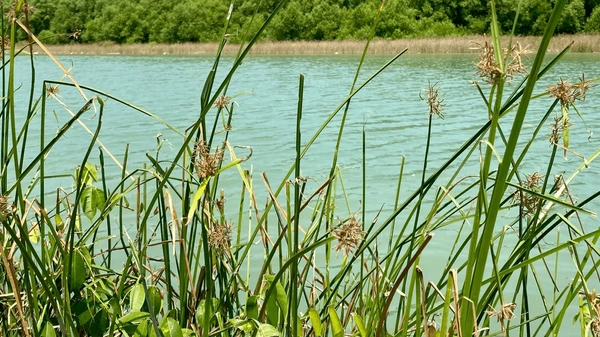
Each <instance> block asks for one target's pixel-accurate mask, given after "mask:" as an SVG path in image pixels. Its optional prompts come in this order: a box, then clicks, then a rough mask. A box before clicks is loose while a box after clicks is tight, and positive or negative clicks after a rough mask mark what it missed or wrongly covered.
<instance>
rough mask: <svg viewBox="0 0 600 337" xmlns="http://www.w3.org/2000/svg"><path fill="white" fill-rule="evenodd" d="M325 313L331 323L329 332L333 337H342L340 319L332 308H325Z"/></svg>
mask: <svg viewBox="0 0 600 337" xmlns="http://www.w3.org/2000/svg"><path fill="white" fill-rule="evenodd" d="M327 312H328V313H329V321H330V322H331V332H332V333H333V337H344V327H342V322H341V321H340V317H339V316H338V314H337V312H336V311H335V308H334V307H329V308H327Z"/></svg>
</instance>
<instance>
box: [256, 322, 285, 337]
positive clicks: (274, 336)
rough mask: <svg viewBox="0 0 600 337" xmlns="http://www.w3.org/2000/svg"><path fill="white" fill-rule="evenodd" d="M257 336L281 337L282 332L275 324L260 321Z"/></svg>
mask: <svg viewBox="0 0 600 337" xmlns="http://www.w3.org/2000/svg"><path fill="white" fill-rule="evenodd" d="M257 330H258V331H257V334H256V335H257V336H258V337H280V336H281V333H280V332H279V331H277V329H275V327H274V326H272V325H270V324H263V323H258V327H257Z"/></svg>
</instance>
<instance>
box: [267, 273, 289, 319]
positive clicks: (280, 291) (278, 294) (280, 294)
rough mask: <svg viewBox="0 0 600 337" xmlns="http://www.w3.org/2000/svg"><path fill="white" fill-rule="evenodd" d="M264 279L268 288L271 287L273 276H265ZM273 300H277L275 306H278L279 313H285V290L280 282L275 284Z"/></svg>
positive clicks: (286, 305) (286, 304)
mask: <svg viewBox="0 0 600 337" xmlns="http://www.w3.org/2000/svg"><path fill="white" fill-rule="evenodd" d="M265 279H266V280H267V282H268V283H269V287H270V286H272V283H273V280H274V279H275V276H273V275H265ZM275 298H276V299H277V305H279V309H281V311H283V312H286V310H287V307H288V300H287V299H288V296H287V294H286V293H285V288H284V287H283V285H282V284H281V283H280V282H277V283H276V284H275Z"/></svg>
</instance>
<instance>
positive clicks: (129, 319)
mask: <svg viewBox="0 0 600 337" xmlns="http://www.w3.org/2000/svg"><path fill="white" fill-rule="evenodd" d="M149 317H150V314H149V313H147V312H142V311H136V312H130V313H128V314H127V315H125V316H123V317H121V318H119V319H118V321H119V323H120V324H133V323H138V322H141V321H144V320H146V319H147V318H149Z"/></svg>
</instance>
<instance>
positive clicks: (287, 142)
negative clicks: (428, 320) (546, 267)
mask: <svg viewBox="0 0 600 337" xmlns="http://www.w3.org/2000/svg"><path fill="white" fill-rule="evenodd" d="M59 59H60V60H61V62H63V64H65V65H66V66H71V68H72V69H71V73H72V75H73V76H74V77H75V78H76V79H77V81H78V82H79V83H80V84H84V85H87V86H90V87H94V88H96V89H99V90H102V91H104V92H107V93H110V94H113V95H116V96H118V97H120V98H122V99H124V100H126V101H129V102H131V103H133V104H135V105H137V106H140V107H142V108H144V109H146V110H148V111H151V112H152V113H155V114H156V115H158V116H160V117H161V118H163V119H165V120H167V121H168V122H169V123H171V124H172V125H174V126H175V127H177V128H178V129H179V130H181V131H182V132H183V131H184V130H185V129H186V128H187V127H189V126H190V125H191V124H192V123H193V122H194V121H195V120H196V118H197V116H198V114H199V108H198V106H199V99H200V92H201V89H202V84H203V82H204V80H205V78H206V76H207V72H208V70H209V69H210V67H211V65H212V59H211V58H208V57H174V56H152V57H150V56H62V57H60V58H59ZM387 59H388V58H387V57H379V56H378V57H371V58H369V59H368V60H367V63H366V64H365V66H364V69H363V71H362V74H361V76H360V79H359V83H360V82H362V81H363V80H364V79H366V78H367V77H368V76H369V75H371V74H372V73H373V72H375V71H376V70H377V69H378V68H379V67H380V66H381V65H383V64H384V63H385V62H386V61H387ZM26 61H27V59H26V58H20V59H19V64H18V66H19V67H20V68H19V74H20V77H19V79H18V80H19V81H21V82H23V83H24V84H26V83H27V82H28V81H29V75H28V74H29V73H30V70H29V68H28V65H27V62H26ZM231 61H232V59H227V58H226V59H225V60H224V61H223V67H224V68H227V67H228V66H229V64H230V62H231ZM36 62H37V63H36V76H37V78H38V79H53V80H59V79H60V78H61V76H62V74H61V72H60V70H58V69H57V68H56V66H54V65H53V64H52V62H51V60H50V59H48V58H46V57H43V56H36ZM473 62H474V56H472V55H441V56H440V55H417V56H414V55H410V56H403V57H401V58H400V59H399V60H398V61H396V62H395V63H394V64H392V65H391V66H390V67H389V68H388V69H387V70H386V71H384V72H383V73H382V74H381V75H380V76H378V77H377V78H376V79H374V80H373V81H372V82H371V83H370V84H369V85H368V86H367V87H365V88H364V89H363V90H362V91H361V92H360V93H358V94H357V95H356V96H355V98H354V99H353V100H352V103H351V106H350V110H349V115H348V120H347V122H346V129H345V132H344V137H343V145H342V148H341V150H340V154H339V162H338V163H339V165H340V166H341V168H342V175H343V178H344V183H345V187H346V189H347V193H348V195H349V196H350V199H351V205H350V208H351V212H355V211H358V210H359V209H360V207H366V210H367V216H368V219H367V220H368V221H369V222H370V221H371V219H372V218H374V217H375V215H376V213H377V212H378V211H379V210H380V209H382V215H381V216H380V219H384V218H386V217H387V216H389V214H391V209H392V205H393V202H394V198H395V193H396V188H395V186H396V184H397V179H398V177H397V176H398V172H399V169H400V163H401V160H402V158H403V157H404V158H405V161H406V166H405V169H404V180H403V185H402V191H401V193H402V196H404V197H405V196H407V195H408V194H410V193H411V192H412V191H414V189H415V188H416V187H417V186H418V184H419V182H420V179H421V178H420V176H421V168H422V166H423V163H422V158H423V154H424V149H425V142H426V133H427V118H428V117H427V112H428V108H427V105H426V104H425V102H423V101H422V100H421V99H420V95H426V93H424V92H423V89H424V88H426V87H427V86H428V83H432V84H433V83H435V84H437V85H438V86H439V87H440V90H441V93H442V94H443V95H444V99H445V104H446V107H445V111H444V115H445V118H444V119H435V120H434V123H433V124H434V125H433V129H432V132H433V138H432V144H431V152H430V160H429V162H428V168H429V170H430V172H433V171H434V170H435V169H437V168H438V167H439V166H440V165H441V164H442V163H443V162H444V161H445V160H446V159H447V158H448V157H449V156H450V155H451V154H452V153H453V152H454V151H455V150H456V149H457V148H458V147H459V146H460V145H461V144H462V143H463V142H464V141H465V140H467V139H468V138H470V137H471V136H472V135H473V133H474V132H475V131H477V130H478V129H479V127H480V126H481V125H482V124H483V123H485V122H486V120H487V111H486V108H485V106H484V103H483V101H482V98H481V96H480V94H479V92H478V91H477V89H476V88H475V87H474V86H473V84H472V82H471V81H474V80H478V78H477V77H476V75H475V67H474V64H473ZM357 64H358V58H357V57H346V56H336V57H331V56H328V57H306V56H302V57H288V56H285V57H284V56H277V57H268V56H252V57H249V58H248V59H247V60H245V61H244V63H243V65H242V66H241V67H240V68H239V70H238V72H237V74H236V75H235V76H234V78H233V81H232V84H231V86H230V88H229V91H228V94H229V95H231V96H234V99H233V100H234V101H235V103H236V104H235V109H234V116H233V122H232V130H231V133H230V136H229V141H230V143H231V144H232V145H234V146H250V147H252V150H253V155H252V157H251V159H250V160H249V161H248V162H246V163H245V164H244V166H245V168H249V169H250V168H252V170H253V172H254V185H255V188H256V191H257V195H258V200H259V204H264V200H265V199H266V196H267V194H266V192H265V189H264V188H263V184H262V182H261V179H260V175H259V174H260V173H261V172H266V174H267V176H268V178H269V181H270V182H271V184H272V185H277V184H278V183H279V182H280V181H281V179H283V178H284V174H285V172H287V170H288V169H289V168H290V166H291V165H292V163H293V161H294V153H295V152H294V144H295V135H294V129H295V122H296V108H297V100H298V78H299V74H304V75H305V93H304V95H305V100H304V104H303V105H304V113H303V119H302V131H303V139H304V140H305V141H306V140H308V139H309V138H310V137H311V136H312V135H313V134H314V132H315V131H316V130H317V128H318V127H319V126H320V125H321V124H322V123H323V121H324V120H325V119H326V118H327V116H329V114H331V112H332V111H333V110H334V109H335V107H336V106H337V105H338V104H339V103H340V102H341V101H342V100H343V99H344V98H345V97H346V96H347V94H348V93H349V90H350V86H351V84H352V79H353V76H354V72H355V69H356V66H357ZM581 72H585V77H586V78H589V79H592V78H598V77H600V55H572V56H569V57H568V58H567V59H566V60H565V61H564V62H562V63H560V64H559V65H558V66H557V68H556V69H555V70H554V71H552V72H551V73H549V74H547V75H546V77H545V78H543V79H542V80H541V82H540V84H539V85H538V88H537V89H536V93H542V92H543V91H544V90H545V89H546V87H547V86H548V85H550V84H554V83H556V82H557V81H558V79H559V78H563V79H571V80H572V81H575V80H576V79H577V77H578V76H580V75H581ZM224 74H225V72H223V71H221V72H219V74H218V76H217V77H218V79H217V81H219V80H220V79H222V78H223V76H224ZM518 82H519V80H518V79H517V80H515V84H516V83H518ZM513 85H514V84H513ZM481 86H482V88H483V90H484V92H487V91H488V89H489V87H488V85H486V84H485V83H483V82H482V83H481ZM23 87H24V88H26V87H27V86H26V85H24V86H23ZM38 89H41V84H40V85H38ZM509 89H510V88H509ZM19 94H20V95H22V97H24V98H23V99H25V97H26V94H27V93H25V92H20V93H19ZM38 94H39V93H38ZM59 97H60V98H61V99H62V100H64V102H65V103H67V105H68V106H69V107H70V108H72V109H73V110H74V111H76V110H78V108H79V107H81V106H82V105H83V104H84V102H85V101H84V100H83V99H82V98H81V97H79V96H78V94H77V93H76V92H75V90H74V89H71V88H67V87H62V88H61V91H60V93H59ZM598 102H600V88H593V89H592V90H590V92H589V94H588V99H587V101H586V102H583V103H579V105H578V108H579V111H580V112H581V114H582V115H583V117H584V119H585V121H586V123H587V128H588V129H590V130H592V131H594V133H595V134H594V135H593V136H592V137H591V138H589V135H590V134H589V133H588V132H587V131H586V128H585V127H584V125H583V122H582V121H581V120H580V119H579V118H578V117H576V115H575V114H573V116H572V122H573V123H574V126H573V127H572V130H571V147H572V148H573V149H574V150H575V151H576V152H578V153H580V154H581V155H583V156H586V157H587V156H589V155H591V154H592V153H593V152H594V151H595V150H596V149H598V148H600V138H598V137H600V136H599V135H597V134H598V133H599V132H600V131H599V130H600V114H598V107H600V104H599V103H598ZM105 103H106V104H105V113H104V121H103V128H102V132H101V134H100V139H101V141H102V142H103V143H104V145H105V147H106V148H107V149H108V150H110V151H111V152H112V153H113V154H114V155H115V156H116V157H117V158H119V159H122V157H123V153H124V149H125V145H126V144H127V143H129V144H130V163H129V165H128V167H130V168H136V167H140V166H141V165H142V163H143V162H145V161H146V159H145V154H146V153H150V154H154V153H155V152H156V147H157V136H158V135H160V140H164V141H165V142H164V144H163V146H162V149H161V157H160V158H162V159H168V158H169V156H170V155H172V154H174V153H175V151H176V150H177V148H178V145H179V144H180V143H181V137H180V136H178V135H177V134H176V133H174V132H172V131H171V130H169V129H168V128H167V127H165V126H164V125H161V124H160V123H158V122H156V121H155V120H154V119H152V118H150V117H147V116H145V115H142V114H140V113H139V112H136V111H134V110H132V109H130V108H127V107H124V106H123V105H121V104H119V103H117V102H115V101H112V100H110V99H108V100H106V102H105ZM551 103H552V100H551V99H550V98H548V97H543V98H541V99H539V100H538V101H536V102H535V103H534V104H533V105H532V107H531V109H530V111H529V113H528V117H527V120H526V122H525V125H524V128H523V135H524V136H523V139H524V140H525V139H526V138H527V137H526V135H529V134H531V133H532V132H533V130H534V127H535V125H536V120H538V119H539V118H541V116H542V115H543V114H544V113H545V111H546V109H547V108H548V107H549V106H550V104H551ZM48 111H49V112H51V111H53V112H54V113H52V114H50V115H49V116H48V118H49V120H50V121H49V123H48V125H47V130H49V131H48V135H52V134H53V133H54V132H55V130H56V127H57V126H58V125H59V124H62V123H64V122H65V121H66V120H67V119H68V118H69V116H68V114H67V113H66V112H65V111H64V108H63V107H62V106H61V105H60V104H59V103H58V102H56V101H54V100H51V101H49V102H48ZM92 115H93V111H90V112H89V113H87V114H86V115H85V116H84V118H83V121H84V122H85V123H86V124H87V125H88V126H89V127H90V128H92V129H93V127H95V124H96V122H97V118H98V117H97V115H96V116H95V117H93V116H92ZM340 117H341V113H340V114H339V115H338V116H337V117H336V118H334V120H333V121H332V123H331V124H330V127H329V128H327V129H326V130H325V131H324V132H323V134H322V135H321V137H320V138H319V139H318V140H317V141H316V142H315V143H314V145H313V147H312V148H311V149H310V150H309V152H308V153H307V155H306V157H305V159H304V161H303V164H302V168H303V173H302V175H303V176H304V177H310V178H311V180H309V181H313V180H314V181H315V182H313V183H312V185H309V186H312V188H313V189H314V188H316V186H317V185H318V184H320V183H321V182H322V181H323V180H324V179H325V177H326V175H327V174H328V172H329V167H330V165H331V158H332V154H333V149H334V146H335V140H336V136H337V130H338V127H339V122H340ZM511 123H512V115H509V116H508V117H506V118H505V120H504V122H503V126H504V131H505V132H506V133H507V134H508V132H509V129H510V125H511ZM549 125H550V122H549V123H548V126H549ZM32 128H33V130H34V132H35V130H37V132H38V133H39V125H37V124H34V125H33V127H32ZM363 130H364V132H365V133H366V148H367V150H366V157H367V167H366V171H367V195H366V200H364V201H363V200H361V199H362V196H361V193H362V187H361V186H362V181H361V179H362V177H361V174H362V133H363ZM548 132H549V128H547V129H544V130H543V131H542V133H544V134H546V133H548ZM90 138H91V137H90V135H88V134H87V133H85V132H84V131H83V130H82V128H81V127H80V126H78V125H75V126H74V127H73V128H72V130H70V131H69V132H68V133H67V134H66V137H65V138H64V139H62V140H61V141H60V142H59V143H58V144H57V146H56V147H55V148H54V149H53V150H52V154H51V155H50V156H49V157H48V160H47V167H48V168H47V170H48V172H47V174H61V173H71V172H72V171H73V169H74V168H75V167H76V165H79V164H80V163H79V160H81V159H80V158H81V154H83V152H84V151H85V150H86V148H87V146H88V143H89V140H90ZM37 146H39V145H37V144H36V143H31V144H30V148H31V149H32V150H34V149H35V148H36V147H37ZM499 150H500V151H501V148H500V149H499ZM237 151H238V152H237V154H238V156H244V155H246V153H247V150H245V149H242V148H240V149H237ZM549 153H550V147H549V146H548V142H547V141H545V140H544V139H543V137H542V138H541V139H540V141H538V142H537V143H535V144H534V146H533V147H532V150H531V153H530V154H529V155H528V156H527V157H526V159H525V161H524V164H523V165H522V172H524V173H533V172H535V171H538V170H539V171H544V170H545V168H546V165H547V159H546V158H547V156H548V154H549ZM226 156H227V155H226ZM93 158H97V154H96V157H93ZM94 160H97V159H94ZM106 160H107V161H108V160H109V159H108V158H107V159H106ZM581 162H582V161H581V159H579V158H578V157H576V156H575V155H572V154H570V155H569V160H564V159H563V158H562V156H560V157H559V158H558V160H557V162H556V166H555V172H554V173H560V172H563V171H564V172H566V174H567V176H568V175H569V174H570V173H571V172H572V171H573V170H574V169H575V168H576V167H577V166H579V165H580V164H581ZM111 165H112V164H109V165H108V166H107V172H108V175H107V177H108V179H109V180H110V181H116V180H117V179H118V177H119V175H120V171H119V170H116V169H114V168H115V167H114V165H112V166H113V168H112V169H111ZM478 169H479V166H478V161H477V155H475V156H473V158H472V160H470V161H469V163H468V164H467V166H466V168H465V169H464V171H463V173H462V175H466V174H477V172H478ZM111 172H112V173H111ZM111 175H112V176H111ZM236 175H237V173H236V172H234V170H231V172H228V173H227V174H225V175H224V176H223V178H222V180H221V184H222V185H221V186H222V188H224V190H225V193H226V196H227V199H228V204H229V207H230V209H229V211H230V212H232V213H233V212H234V211H235V210H236V208H237V207H236V206H235V200H236V195H237V194H239V190H240V180H239V178H237V177H236ZM228 177H230V178H231V179H227V178H228ZM447 177H448V176H446V177H442V178H441V179H440V180H439V181H438V185H440V184H442V183H444V181H445V179H444V178H447ZM69 183H70V181H69V180H68V179H67V180H56V181H55V186H59V185H60V186H63V187H68V186H69ZM438 185H436V186H438ZM570 188H571V192H573V194H575V195H577V196H578V197H579V198H580V199H581V200H582V199H584V198H585V197H586V196H588V195H590V194H592V193H593V192H595V191H597V190H598V189H599V188H600V170H598V169H597V163H595V162H594V163H592V165H591V166H590V168H589V169H587V170H585V171H584V172H582V173H581V174H580V176H579V177H578V178H577V179H576V181H575V182H574V183H573V184H572V185H571V186H570ZM401 199H402V197H401ZM340 205H341V204H340ZM595 206H596V209H598V207H597V206H599V205H598V203H595ZM340 207H341V206H340ZM382 207H383V208H382ZM232 217H233V215H232ZM513 217H514V214H501V220H500V221H502V218H503V219H504V220H505V221H508V220H509V219H511V218H513ZM584 221H585V224H586V226H589V228H590V229H591V228H594V226H597V223H598V222H597V220H596V219H591V218H585V219H584ZM444 231H448V232H446V233H450V234H451V235H447V236H446V238H445V237H444ZM456 231H457V229H456V228H446V229H443V230H441V233H440V234H441V235H437V236H436V237H435V239H434V240H433V241H432V243H431V245H430V246H429V247H428V249H427V251H426V252H425V255H424V258H423V260H422V262H421V263H422V264H423V265H424V269H425V272H426V276H427V278H428V280H436V281H437V279H438V278H439V275H438V273H437V272H436V270H439V267H440V266H443V265H444V264H445V259H446V257H443V258H440V257H439V256H444V255H443V254H444V253H446V254H447V252H448V247H449V245H450V244H452V241H448V240H453V239H454V237H455V233H456ZM560 263H561V265H560V268H563V267H564V268H569V269H570V270H572V269H573V267H572V263H571V262H570V261H569V260H568V258H567V259H566V260H565V261H561V262H560ZM571 276H572V272H569V273H566V274H565V279H562V280H559V282H562V286H565V285H566V284H567V283H568V281H569V279H568V277H571ZM599 286H600V285H599V284H592V285H590V288H594V287H596V288H598V287H599ZM568 321H569V319H567V320H566V321H565V322H568Z"/></svg>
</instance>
